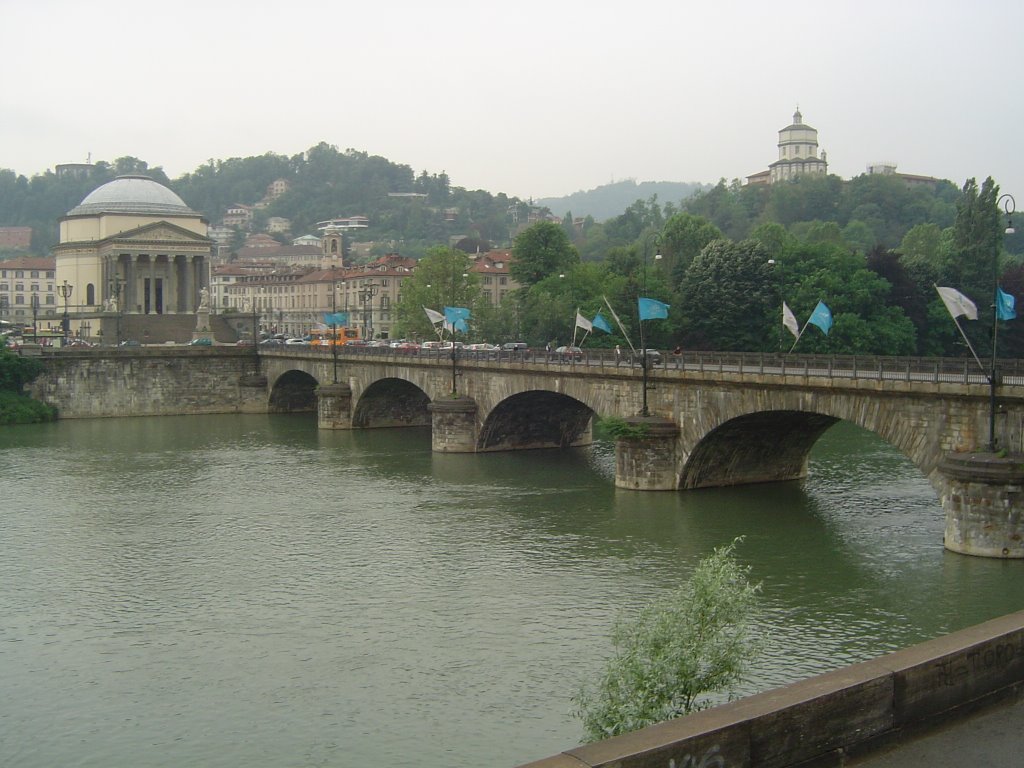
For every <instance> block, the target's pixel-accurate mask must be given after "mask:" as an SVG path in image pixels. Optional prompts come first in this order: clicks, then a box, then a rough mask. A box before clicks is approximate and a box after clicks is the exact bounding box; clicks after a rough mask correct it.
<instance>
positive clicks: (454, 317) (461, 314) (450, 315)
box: [444, 307, 469, 325]
mask: <svg viewBox="0 0 1024 768" xmlns="http://www.w3.org/2000/svg"><path fill="white" fill-rule="evenodd" d="M444 319H445V320H447V321H448V322H449V323H450V324H451V325H455V323H457V322H458V321H459V320H469V310H468V309H466V308H465V307H445V308H444Z"/></svg>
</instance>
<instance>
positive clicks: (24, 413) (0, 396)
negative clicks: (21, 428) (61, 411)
mask: <svg viewBox="0 0 1024 768" xmlns="http://www.w3.org/2000/svg"><path fill="white" fill-rule="evenodd" d="M56 418H57V409H56V408H54V407H53V406H50V405H47V404H46V403H41V402H39V401H38V400H33V399H32V398H31V397H26V396H25V395H18V394H15V393H14V392H4V391H0V425H6V424H37V423H39V422H42V421H54V420H55V419H56Z"/></svg>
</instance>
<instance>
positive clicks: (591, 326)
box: [576, 309, 594, 333]
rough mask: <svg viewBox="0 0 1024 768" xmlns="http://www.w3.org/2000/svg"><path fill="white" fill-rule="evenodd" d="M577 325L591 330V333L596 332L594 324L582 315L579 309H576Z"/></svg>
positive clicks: (585, 329)
mask: <svg viewBox="0 0 1024 768" xmlns="http://www.w3.org/2000/svg"><path fill="white" fill-rule="evenodd" d="M576 327H577V328H582V329H583V330H584V331H589V332H590V333H593V332H594V324H593V323H592V322H590V321H589V320H587V318H585V317H584V316H583V315H581V314H580V311H579V310H578V309H577V310H576Z"/></svg>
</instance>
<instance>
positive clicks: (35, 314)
mask: <svg viewBox="0 0 1024 768" xmlns="http://www.w3.org/2000/svg"><path fill="white" fill-rule="evenodd" d="M30 301H31V302H32V343H33V344H38V343H39V294H38V293H33V294H32V298H31V300H30Z"/></svg>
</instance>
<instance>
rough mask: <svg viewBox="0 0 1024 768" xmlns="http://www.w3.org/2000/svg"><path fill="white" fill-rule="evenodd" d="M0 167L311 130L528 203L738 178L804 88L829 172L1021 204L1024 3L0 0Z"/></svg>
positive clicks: (758, 160)
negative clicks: (920, 178) (925, 182)
mask: <svg viewBox="0 0 1024 768" xmlns="http://www.w3.org/2000/svg"><path fill="white" fill-rule="evenodd" d="M0 27H2V28H3V29H4V30H5V32H4V35H3V38H4V40H3V47H2V49H0V51H2V56H3V60H4V67H3V74H2V75H0V168H9V169H12V170H14V171H16V172H17V173H19V174H24V175H26V176H31V175H34V174H36V173H41V172H43V171H45V170H47V169H52V168H53V167H54V166H55V165H56V164H58V163H69V162H84V161H85V160H86V158H87V157H89V156H90V153H91V157H92V160H93V161H96V160H106V161H108V162H109V161H113V160H114V159H116V158H118V157H122V156H126V155H130V156H134V157H137V158H139V159H141V160H145V161H146V162H148V163H149V165H150V166H151V167H156V166H161V167H163V169H164V171H165V172H166V173H167V174H168V175H169V176H170V177H171V178H176V177H178V176H180V175H182V174H184V173H187V172H191V171H194V170H195V169H196V168H197V167H198V166H200V165H202V164H203V163H205V162H206V161H207V160H209V159H211V158H213V159H219V160H222V159H227V158H231V157H247V156H250V155H261V154H264V153H267V152H273V153H276V154H281V155H288V156H291V155H295V154H299V153H301V152H304V151H305V150H307V149H309V148H310V147H312V146H314V145H316V144H318V143H319V142H321V141H323V142H327V143H328V144H332V145H334V146H336V147H338V149H340V150H344V149H346V148H353V149H357V150H360V151H364V152H368V153H370V154H375V155H382V156H384V157H386V158H387V159H389V160H391V161H393V162H397V163H404V164H407V165H409V166H411V167H412V168H413V170H414V171H415V172H416V173H419V172H420V171H423V170H426V171H428V172H429V173H439V172H441V171H445V172H447V173H448V175H449V177H450V178H451V182H452V184H453V185H455V186H460V187H467V188H469V189H486V190H489V191H491V192H506V193H508V194H510V195H517V196H519V197H523V198H529V197H534V198H537V197H549V196H561V195H566V194H569V193H572V192H575V191H577V190H585V189H592V188H593V187H596V186H599V185H601V184H606V183H608V182H610V181H613V180H615V181H618V180H622V179H629V178H632V179H636V180H637V181H700V182H715V181H717V180H718V179H719V178H722V177H725V178H726V179H733V178H737V177H738V178H743V177H746V176H747V175H749V174H751V173H755V172H757V171H760V170H764V169H765V168H767V166H768V164H769V163H770V162H772V161H774V160H775V159H777V156H778V152H777V148H776V142H777V140H778V133H777V132H778V130H779V129H780V128H783V127H785V126H786V125H788V124H789V123H790V121H791V119H792V115H793V112H794V110H795V109H796V107H797V106H798V105H799V108H800V110H801V112H802V113H803V118H804V122H805V123H807V124H809V125H811V126H813V127H814V128H817V129H818V132H819V133H818V139H819V142H820V145H821V148H822V149H824V150H825V151H827V153H828V161H829V171H830V172H832V173H836V174H839V175H840V176H842V177H844V178H849V177H851V176H855V175H858V174H860V173H862V172H863V171H864V170H865V166H866V165H867V164H868V163H870V162H874V161H879V160H885V161H890V162H895V163H897V165H898V169H899V170H900V171H902V172H905V173H915V174H923V175H929V176H938V177H940V178H948V179H950V180H952V181H954V182H955V183H957V184H958V185H962V184H963V182H964V181H965V180H966V179H967V178H969V177H972V176H974V177H977V178H978V180H979V182H980V181H981V180H982V179H984V178H985V177H986V176H989V175H991V176H993V177H994V178H995V179H996V181H997V182H998V183H999V184H1000V186H1001V191H1003V192H1010V193H1013V194H1015V195H1016V196H1018V197H1020V198H1021V200H1020V202H1019V203H1018V205H1020V207H1021V208H1022V209H1024V141H1022V140H1021V139H1022V136H1024V108H1022V100H1024V89H1022V88H1021V87H1020V83H1021V75H1022V74H1024V66H1022V64H1024V53H1022V51H1024V45H1022V44H1021V42H1020V39H1021V36H1022V35H1024V3H1022V2H1020V0H1014V1H1012V2H1011V1H1009V0H1006V1H1004V0H975V1H974V2H967V1H966V0H955V1H953V0H930V1H929V2H919V1H918V0H887V1H886V2H876V1H875V0H857V1H856V2H847V1H846V0H842V1H840V2H825V3H815V4H800V3H797V4H792V3H771V2H763V1H753V0H752V1H749V2H748V1H746V0H734V1H732V2H730V1H729V0H714V1H711V0H708V1H706V2H700V3H696V2H692V1H687V0H675V1H674V2H653V1H651V0H633V2H615V3H612V2H607V1H606V0H587V1H585V2H584V1H582V0H581V1H578V2H577V1H576V0H548V1H547V2H535V0H519V1H518V2H513V3H505V4H498V3H492V2H481V1H480V0H465V1H463V0H434V2H424V1H423V0H409V1H406V0H377V1H376V2H359V3H356V2H344V1H338V0H335V1H334V2H320V1H318V0H291V2H274V3H270V2H265V1H264V0H251V1H250V2H245V3H243V2H222V1H221V0H206V1H205V2H196V1H195V0H176V2H173V3H146V4H140V3H138V2H131V3H129V2H123V1H122V0H95V1H94V2H88V3H85V2H81V0H71V1H69V2H65V1H64V0H35V1H34V2H31V3H30V2H22V0H0Z"/></svg>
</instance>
